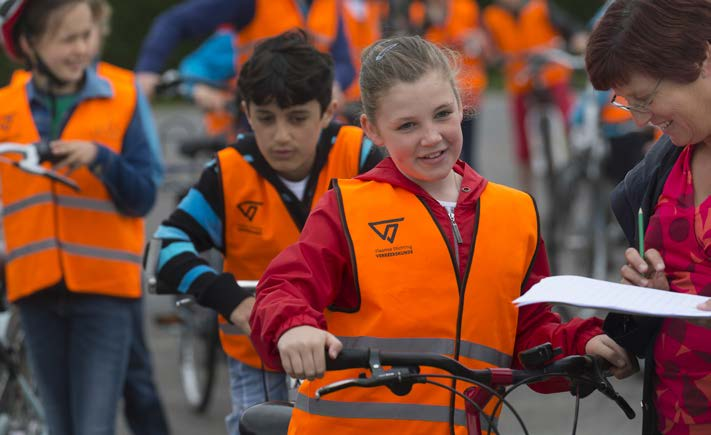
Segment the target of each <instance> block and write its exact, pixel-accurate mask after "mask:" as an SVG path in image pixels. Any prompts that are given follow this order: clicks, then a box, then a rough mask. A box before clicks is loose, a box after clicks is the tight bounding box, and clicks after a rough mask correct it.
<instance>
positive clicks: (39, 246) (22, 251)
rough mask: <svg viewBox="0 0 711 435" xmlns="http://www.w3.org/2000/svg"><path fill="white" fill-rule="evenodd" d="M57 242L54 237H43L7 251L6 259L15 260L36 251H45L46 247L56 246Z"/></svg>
mask: <svg viewBox="0 0 711 435" xmlns="http://www.w3.org/2000/svg"><path fill="white" fill-rule="evenodd" d="M58 246H59V244H58V243H57V241H56V240H55V239H44V240H40V241H39V242H34V243H30V244H28V245H25V246H22V247H19V248H17V249H13V250H12V251H9V252H8V253H7V261H13V260H17V259H18V258H20V257H24V256H25V255H30V254H36V253H37V252H42V251H46V250H47V249H53V248H57V247H58Z"/></svg>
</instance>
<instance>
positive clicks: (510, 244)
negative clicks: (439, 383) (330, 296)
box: [289, 180, 538, 435]
mask: <svg viewBox="0 0 711 435" xmlns="http://www.w3.org/2000/svg"><path fill="white" fill-rule="evenodd" d="M334 188H335V189H337V190H336V192H337V195H338V199H339V206H340V209H341V213H342V216H343V217H344V224H343V227H344V228H345V229H346V231H347V233H348V234H346V240H348V242H349V245H350V246H349V247H350V252H351V261H352V262H353V270H354V271H357V273H356V276H355V287H356V288H357V289H358V291H359V295H360V298H359V299H360V305H359V307H358V309H357V310H356V311H338V309H337V308H336V307H331V308H330V309H329V310H327V311H326V313H325V315H326V322H327V324H328V330H329V332H331V333H333V334H335V335H336V336H337V337H338V338H339V339H340V340H341V341H342V342H343V345H344V347H345V348H368V347H371V348H377V349H382V350H388V351H412V352H434V353H439V354H443V355H448V356H450V357H456V358H457V359H458V360H459V361H461V362H462V363H463V364H464V365H466V366H468V367H471V368H487V367H496V366H500V367H509V366H510V365H511V362H512V359H513V352H514V345H515V341H516V329H517V325H518V308H517V307H516V306H515V305H514V304H512V303H511V301H513V300H514V299H515V298H517V297H518V296H519V295H520V292H521V287H522V286H523V283H524V281H525V279H526V277H527V274H528V270H529V267H530V265H531V262H532V261H533V256H534V253H535V251H536V246H537V244H538V219H537V215H536V210H535V206H534V204H533V200H532V199H531V198H530V197H529V196H528V195H526V194H524V193H523V192H519V191H516V190H514V189H511V188H508V187H505V186H501V185H497V184H494V183H491V182H489V183H488V185H487V187H486V188H485V190H484V192H483V193H482V196H481V198H480V199H479V207H478V214H479V216H478V227H477V231H476V234H475V238H476V240H474V241H473V242H472V246H473V249H474V251H473V253H472V258H471V263H470V268H469V270H468V272H467V276H465V277H464V278H460V277H459V276H458V275H459V273H458V271H459V267H458V265H457V264H456V262H455V259H454V254H453V253H452V252H451V251H450V247H449V246H448V243H447V241H446V240H445V239H444V238H443V236H442V234H443V232H442V231H441V230H440V228H439V225H438V223H437V222H435V220H434V219H433V217H432V215H431V213H430V211H429V210H428V208H427V206H426V205H424V203H423V202H422V201H421V200H420V199H419V198H418V197H417V196H416V195H414V194H412V193H410V192H408V191H407V190H405V189H402V188H399V187H394V186H392V185H390V184H388V183H382V182H376V181H360V180H338V183H337V186H335V187H334ZM502 258H506V261H501V259H502ZM460 294H461V295H463V296H462V297H460ZM460 304H461V306H460ZM460 310H461V311H460ZM458 331H460V333H461V335H460V339H459V340H457V338H456V337H457V332H458ZM455 348H458V350H459V355H458V356H456V355H455ZM360 372H362V370H346V371H334V372H326V374H325V376H324V377H323V378H322V379H317V380H314V381H305V382H304V383H303V384H302V386H301V388H300V389H299V393H298V396H297V400H296V405H295V408H294V412H293V415H292V419H291V425H290V426H289V433H290V434H321V433H323V434H326V433H331V432H332V431H333V428H338V430H337V432H338V433H339V435H350V434H354V435H355V434H367V433H381V432H382V431H383V428H387V432H388V433H402V434H411V433H423V434H445V433H449V430H448V428H449V423H448V422H449V416H450V412H452V410H451V409H450V408H449V403H450V397H451V396H450V393H449V392H447V391H445V390H442V389H440V388H436V387H433V386H429V385H421V384H417V385H415V386H414V387H413V388H412V391H411V392H410V393H409V394H407V395H406V396H402V397H400V396H395V395H394V394H392V393H391V392H390V391H389V390H388V389H387V388H386V387H377V388H349V389H345V390H341V391H338V392H335V393H333V394H329V395H328V396H326V397H324V398H322V399H320V400H316V398H315V392H316V391H317V390H318V388H320V387H322V386H324V385H327V384H330V383H333V382H337V381H339V380H342V379H346V378H354V377H358V374H359V373H360ZM422 372H423V373H441V372H440V371H438V370H434V369H427V368H425V367H422ZM468 386H469V385H467V384H465V383H462V382H458V383H457V389H458V390H460V391H463V390H464V389H466V388H467V387H468ZM493 405H494V403H490V404H489V407H488V412H492V410H493ZM453 413H454V422H455V432H456V433H457V434H465V433H466V426H465V425H466V418H465V416H466V414H465V411H464V402H463V401H462V399H460V398H457V399H456V401H455V409H454V410H453Z"/></svg>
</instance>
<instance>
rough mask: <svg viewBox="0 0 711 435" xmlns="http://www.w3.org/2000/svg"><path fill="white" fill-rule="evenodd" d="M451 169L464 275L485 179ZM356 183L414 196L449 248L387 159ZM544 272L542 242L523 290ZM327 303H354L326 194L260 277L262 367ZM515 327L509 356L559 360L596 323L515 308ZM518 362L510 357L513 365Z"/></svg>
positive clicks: (257, 325) (438, 213) (257, 323)
mask: <svg viewBox="0 0 711 435" xmlns="http://www.w3.org/2000/svg"><path fill="white" fill-rule="evenodd" d="M454 169H455V170H456V171H457V172H458V173H459V174H461V175H462V176H463V180H462V185H461V187H462V191H461V192H460V196H459V199H458V201H457V226H458V227H459V230H460V232H461V236H462V239H463V241H464V243H462V244H459V259H460V265H459V267H460V272H461V273H462V276H463V275H464V272H465V270H466V266H467V263H468V261H469V252H470V250H471V246H470V241H471V240H472V238H473V234H472V232H473V230H474V218H475V207H476V202H477V200H478V198H479V196H480V195H481V192H482V191H483V189H484V187H485V186H486V183H487V180H486V179H484V178H483V177H482V176H481V175H479V174H478V173H477V172H475V171H474V170H473V169H472V168H471V167H469V166H468V165H466V164H465V163H464V162H462V161H459V162H457V165H456V166H455V168H454ZM357 178H358V179H362V180H378V181H385V182H388V183H391V184H393V185H395V186H398V187H401V188H405V189H407V190H410V191H411V192H413V193H414V194H416V195H418V196H419V197H421V198H422V199H423V200H424V201H426V203H427V204H428V205H429V206H430V209H431V210H433V212H434V215H435V217H436V218H437V220H438V221H439V223H440V226H441V228H442V229H443V230H444V231H445V233H446V236H447V238H448V240H449V241H450V243H451V244H452V245H453V246H456V244H455V243H454V236H453V234H452V230H451V223H450V220H449V216H448V215H447V213H446V211H445V209H444V208H443V207H441V206H440V205H439V203H438V202H437V200H435V199H434V198H432V197H431V196H430V195H429V194H428V193H427V192H425V191H424V190H423V189H422V188H421V187H419V186H418V185H417V184H415V183H414V182H412V181H410V180H409V179H407V178H406V177H405V176H404V175H402V173H400V171H399V170H398V169H397V168H396V167H395V164H394V163H393V161H392V160H391V159H389V158H387V159H385V160H383V161H382V162H381V163H380V164H378V166H376V167H375V168H373V169H372V170H371V171H369V172H367V173H365V174H362V175H360V176H358V177H357ZM466 188H469V189H466ZM465 190H469V191H468V192H465ZM549 275H550V270H549V267H548V258H547V256H546V251H545V246H544V244H543V241H542V240H541V242H540V244H539V246H538V252H537V253H536V256H535V259H534V264H533V267H532V269H531V272H530V274H529V277H528V281H527V283H526V285H525V286H524V291H526V290H528V289H529V288H530V287H531V286H533V285H534V284H536V283H537V282H538V281H540V280H541V279H542V278H545V277H546V276H549ZM332 304H335V305H337V306H339V307H352V306H356V305H357V294H356V290H355V287H354V280H353V270H352V267H351V259H350V254H349V250H348V244H347V242H346V239H345V234H344V231H343V229H342V226H341V218H340V216H339V211H338V205H337V201H336V196H335V193H334V192H333V191H328V192H326V194H325V195H324V196H323V197H322V198H321V200H320V201H319V204H317V205H316V207H315V208H314V209H313V211H312V212H311V215H310V216H309V219H308V221H307V222H306V226H305V227H304V229H303V231H302V233H301V237H300V238H299V241H298V242H297V243H296V244H294V245H291V246H290V247H288V248H287V249H285V250H284V251H282V253H281V254H279V255H278V256H277V257H276V258H275V259H274V260H273V261H272V262H271V263H270V265H269V267H268V269H267V270H266V272H265V274H264V275H263V276H262V278H261V279H260V283H259V287H258V288H257V302H256V304H255V306H254V309H253V310H252V316H251V318H250V323H251V326H252V341H253V343H254V347H255V348H256V349H257V351H258V352H259V354H260V355H261V357H262V359H263V360H264V362H265V363H266V364H268V365H270V366H272V367H275V368H276V367H281V361H280V359H279V351H278V350H277V341H278V340H279V337H281V335H282V334H283V333H284V332H286V331H287V330H288V329H291V328H293V327H296V326H302V325H309V326H314V327H317V328H321V329H327V325H326V322H325V318H324V315H323V312H324V310H325V309H326V307H328V306H330V305H332ZM518 325H519V326H518V331H517V337H516V347H515V355H518V353H519V352H520V351H522V350H526V349H528V348H531V347H533V346H536V345H538V344H541V343H544V342H546V341H550V342H551V343H552V344H553V345H554V346H556V347H561V348H562V349H563V353H564V354H565V355H570V354H581V353H585V345H586V344H587V342H588V340H590V338H592V337H594V336H595V335H598V334H601V333H602V331H601V329H600V325H601V321H600V320H599V319H596V318H592V319H587V320H581V319H575V320H572V321H570V322H568V323H566V324H561V323H560V317H559V316H558V315H557V314H555V313H553V312H552V311H551V310H550V307H549V306H547V305H543V304H537V305H530V306H526V307H522V308H521V309H520V310H519V322H518ZM518 364H519V363H518V360H517V359H515V361H514V365H515V366H518ZM566 385H567V384H557V385H554V384H553V383H548V384H547V385H546V387H545V388H537V390H539V391H541V392H553V391H560V390H562V389H565V388H566Z"/></svg>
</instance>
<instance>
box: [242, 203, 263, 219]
mask: <svg viewBox="0 0 711 435" xmlns="http://www.w3.org/2000/svg"><path fill="white" fill-rule="evenodd" d="M260 205H262V203H261V202H256V201H244V202H240V203H239V204H237V209H238V210H239V211H240V213H242V214H243V215H244V217H246V218H247V219H249V221H250V222H252V219H254V216H255V215H256V214H257V210H259V206H260Z"/></svg>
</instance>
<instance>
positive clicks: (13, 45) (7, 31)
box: [0, 0, 29, 60]
mask: <svg viewBox="0 0 711 435" xmlns="http://www.w3.org/2000/svg"><path fill="white" fill-rule="evenodd" d="M28 1H29V0H0V30H1V31H2V34H1V35H0V36H2V46H3V48H5V52H6V53H7V55H8V56H9V57H10V58H11V59H13V60H19V59H20V57H21V55H20V51H19V48H18V47H17V41H16V40H15V38H14V36H13V33H14V31H15V26H16V25H17V22H18V21H19V19H20V16H21V15H22V11H23V9H24V8H25V6H26V5H27V3H28Z"/></svg>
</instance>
